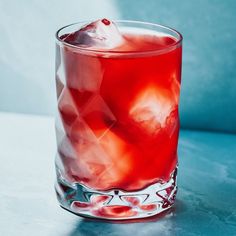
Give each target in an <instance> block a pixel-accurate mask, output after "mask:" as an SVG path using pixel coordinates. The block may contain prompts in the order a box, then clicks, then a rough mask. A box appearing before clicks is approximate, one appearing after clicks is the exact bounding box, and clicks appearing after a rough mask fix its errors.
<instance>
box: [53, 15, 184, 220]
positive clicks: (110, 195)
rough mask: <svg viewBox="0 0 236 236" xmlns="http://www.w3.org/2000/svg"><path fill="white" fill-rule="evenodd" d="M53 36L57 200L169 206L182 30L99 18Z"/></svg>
mask: <svg viewBox="0 0 236 236" xmlns="http://www.w3.org/2000/svg"><path fill="white" fill-rule="evenodd" d="M57 37H58V42H57V68H56V72H57V74H56V82H57V95H58V110H59V120H58V122H57V139H58V156H57V161H56V166H57V175H58V183H57V185H56V190H57V195H58V199H59V201H60V203H61V205H62V206H63V207H64V208H66V209H68V210H70V211H73V212H75V213H77V214H80V215H85V216H93V217H99V218H109V219H128V218H140V217H141V218H142V217H147V216H151V215H154V214H157V213H159V212H162V211H163V210H165V209H168V208H169V207H170V206H171V205H172V204H173V202H174V199H175V195H176V190H177V188H176V170H177V169H176V168H177V143H178V133H179V116H178V102H179V92H180V79H181V55H182V47H181V40H182V38H181V35H180V34H179V33H177V32H176V31H174V30H171V29H169V28H166V27H162V26H159V25H153V24H147V23H139V22H125V21H123V22H117V26H116V25H115V24H114V23H113V22H110V21H109V20H106V19H103V20H100V21H97V22H93V23H91V24H87V25H85V26H83V24H75V25H71V26H68V27H65V28H63V29H61V30H60V31H58V33H57Z"/></svg>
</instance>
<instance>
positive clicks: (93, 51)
mask: <svg viewBox="0 0 236 236" xmlns="http://www.w3.org/2000/svg"><path fill="white" fill-rule="evenodd" d="M112 21H113V22H115V23H131V24H140V25H144V26H145V25H146V26H153V27H159V28H161V29H165V30H167V31H170V32H172V33H175V34H176V35H177V37H176V36H172V35H171V36H172V37H174V38H175V39H176V42H174V43H172V44H170V45H168V46H166V47H165V48H162V49H154V50H147V51H116V50H113V49H109V50H107V49H94V48H85V47H81V46H79V45H73V44H71V43H67V42H65V41H63V40H62V39H61V38H60V36H59V34H60V32H61V31H62V30H63V29H66V28H68V27H70V26H73V25H78V24H84V25H86V24H89V23H91V22H92V21H78V22H75V23H72V24H68V25H65V26H63V27H61V28H59V29H58V30H57V31H56V33H55V37H56V43H59V44H61V45H65V46H67V47H70V48H73V49H75V50H78V51H80V52H82V53H84V54H96V55H150V54H163V53H165V52H169V51H172V50H174V49H176V48H178V47H179V46H181V45H182V41H183V36H182V34H181V33H180V32H178V31H177V30H175V29H173V28H171V27H169V26H165V25H161V24H156V23H150V22H145V21H135V20H112ZM154 31H155V30H154ZM157 32H158V31H157Z"/></svg>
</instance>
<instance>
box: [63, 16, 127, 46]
mask: <svg viewBox="0 0 236 236" xmlns="http://www.w3.org/2000/svg"><path fill="white" fill-rule="evenodd" d="M63 40H64V41H66V42H69V43H72V44H76V45H80V46H83V47H88V48H93V49H113V48H116V47H118V46H120V45H121V44H122V42H123V37H122V35H121V33H120V32H119V30H118V28H117V26H116V25H115V23H114V22H112V21H110V20H107V19H102V20H97V21H94V22H92V23H90V24H88V25H85V26H84V27H83V28H81V29H80V30H78V31H76V32H75V33H73V34H69V35H68V36H67V37H65V38H64V39H63Z"/></svg>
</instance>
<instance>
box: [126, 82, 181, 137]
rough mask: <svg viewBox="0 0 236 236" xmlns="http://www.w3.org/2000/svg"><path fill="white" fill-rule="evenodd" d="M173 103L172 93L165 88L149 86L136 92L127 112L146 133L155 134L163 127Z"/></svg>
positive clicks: (173, 105)
mask: <svg viewBox="0 0 236 236" xmlns="http://www.w3.org/2000/svg"><path fill="white" fill-rule="evenodd" d="M175 104H176V101H175V99H174V97H173V94H172V93H171V92H169V91H168V90H167V89H164V88H160V87H156V86H150V87H147V88H145V90H143V91H142V92H141V93H140V94H138V96H137V98H136V99H135V101H134V103H133V105H132V106H131V109H130V111H129V114H130V116H131V118H132V119H133V120H134V121H135V122H136V123H138V124H139V125H140V127H142V128H143V129H144V130H146V131H147V133H149V134H155V133H156V132H158V130H160V129H161V128H164V127H165V125H166V119H167V117H168V116H169V114H170V113H171V111H172V110H173V107H175Z"/></svg>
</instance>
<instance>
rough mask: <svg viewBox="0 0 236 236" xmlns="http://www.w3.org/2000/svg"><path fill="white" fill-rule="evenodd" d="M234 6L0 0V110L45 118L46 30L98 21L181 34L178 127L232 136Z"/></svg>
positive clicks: (50, 42)
mask: <svg viewBox="0 0 236 236" xmlns="http://www.w3.org/2000/svg"><path fill="white" fill-rule="evenodd" d="M235 9H236V1H234V0H226V1H221V0H211V1H210V0H198V1H197V0H191V1H188V0H182V1H177V0H148V1H145V0H136V1H134V0H100V1H92V0H80V1H77V0H71V1H70V3H68V2H67V1H64V0H61V1H56V0H51V1H44V2H43V3H42V1H40V0H34V1H27V2H22V3H21V4H18V2H17V1H16V0H10V1H7V0H0V32H1V38H0V52H1V53H0V84H1V86H0V111H7V112H16V113H29V114H39V115H49V116H52V115H54V113H55V108H56V95H55V82H54V54H55V51H54V49H55V45H54V44H55V42H54V41H55V39H54V32H55V31H56V30H57V29H58V28H59V27H61V26H63V25H66V24H69V23H72V22H77V21H81V20H89V21H90V20H93V19H97V18H102V17H108V18H111V19H130V20H140V21H148V22H154V23H160V24H164V25H167V26H170V27H173V28H175V29H177V30H178V31H180V32H181V33H182V34H183V37H184V41H183V76H182V90H181V102H180V115H181V125H182V128H190V129H204V130H213V131H224V132H234V133H235V132H236V98H235V97H236V25H235V22H236V14H235Z"/></svg>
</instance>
